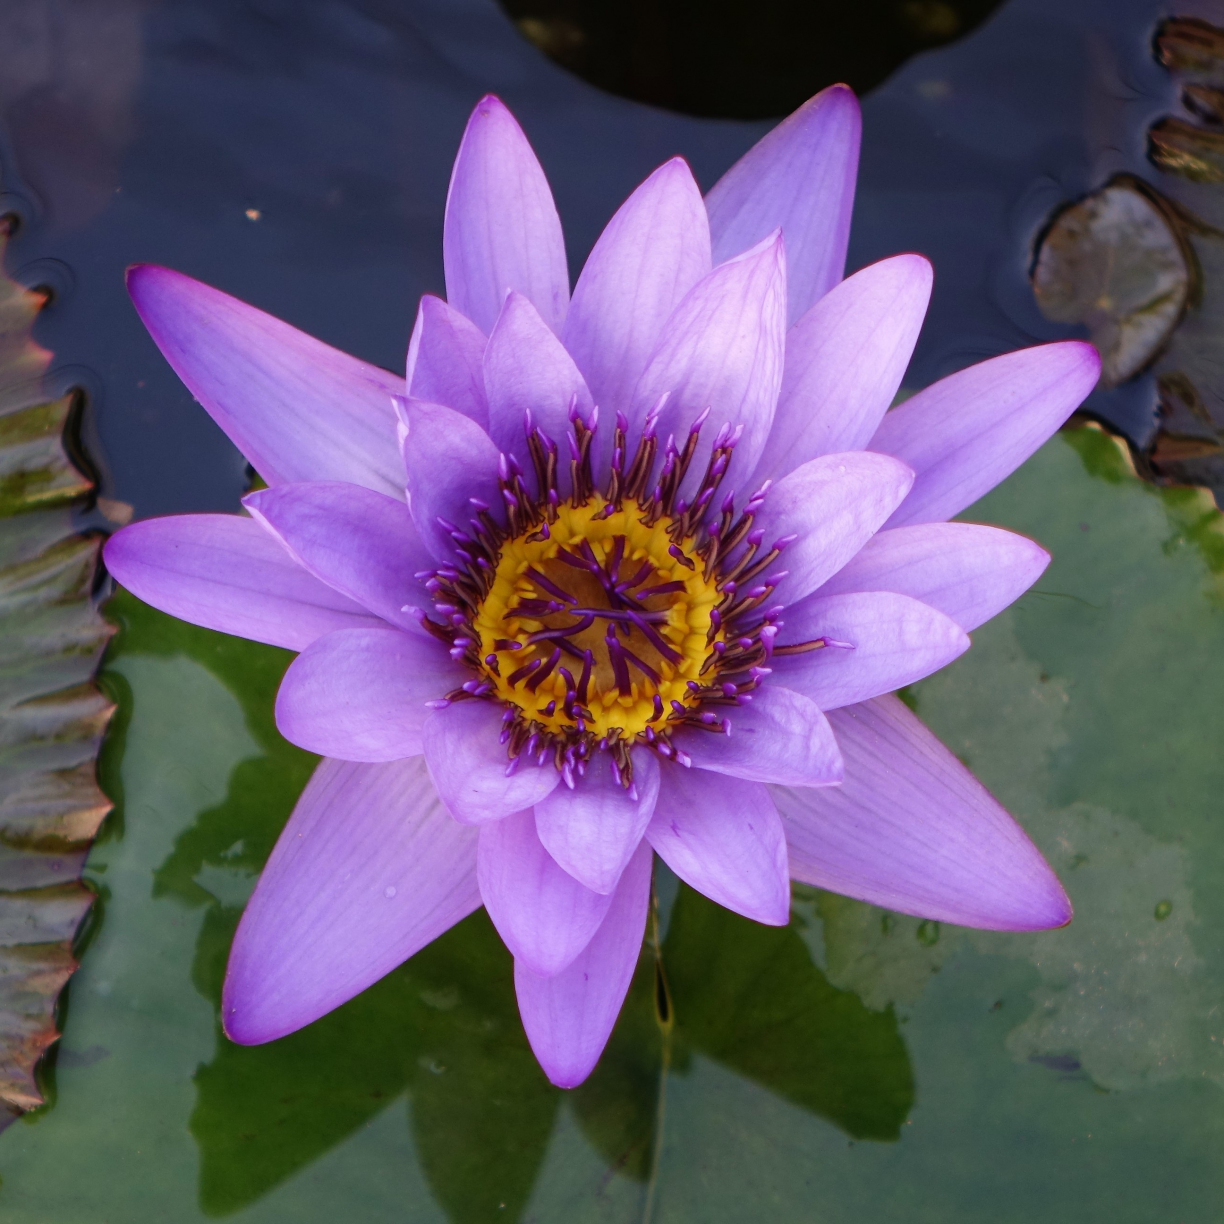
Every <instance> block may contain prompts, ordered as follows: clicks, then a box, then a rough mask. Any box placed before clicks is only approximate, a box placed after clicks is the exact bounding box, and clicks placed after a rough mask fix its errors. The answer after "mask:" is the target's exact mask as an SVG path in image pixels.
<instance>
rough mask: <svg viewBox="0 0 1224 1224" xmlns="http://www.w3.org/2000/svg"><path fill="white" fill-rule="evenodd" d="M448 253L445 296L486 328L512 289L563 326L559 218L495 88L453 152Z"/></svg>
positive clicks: (565, 275) (565, 297)
mask: <svg viewBox="0 0 1224 1224" xmlns="http://www.w3.org/2000/svg"><path fill="white" fill-rule="evenodd" d="M442 259H443V263H444V264H445V267H446V296H447V299H448V300H449V302H450V304H451V305H452V306H453V307H454V308H455V309H456V310H458V311H459V312H460V313H461V314H465V315H467V317H468V318H469V319H471V320H472V322H473V323H475V324H476V326H477V327H479V328H480V330H481V331H483V332H485V333H486V334H487V333H488V332H490V331H491V330H492V328H493V324H494V323H495V322H496V320H497V316H498V313H499V312H500V310H501V305H502V300H503V299H504V298H505V296H506V291H507V290H509V289H517V290H518V291H519V292H520V293H522V294H524V295H525V296H526V297H528V298H529V299H530V300H531V302H532V304H533V305H534V306H535V308H536V309H537V310H538V311H539V312H540V314H541V316H542V317H543V318H544V321H545V322H546V323H547V324H548V325H549V327H551V328H552V329H553V330H554V331H560V330H561V323H562V321H563V320H564V318H565V307H566V304H567V303H568V302H569V272H568V271H567V269H566V264H565V241H564V239H563V238H562V236H561V221H560V220H559V218H558V217H557V209H556V206H555V205H554V204H553V198H552V192H551V191H550V190H549V188H548V180H547V179H546V178H545V177H544V171H543V170H541V169H540V163H539V162H538V161H537V160H536V155H535V154H534V153H533V152H532V151H531V145H529V144H528V143H527V137H526V136H524V135H523V129H522V128H520V127H519V125H518V124H517V123H516V122H515V121H514V116H513V115H511V114H510V112H509V111H508V110H507V109H506V108H505V106H503V105H502V103H501V102H500V101H499V100H498V99H497V98H495V97H493V96H492V95H488V96H486V97H484V98H481V100H480V101H479V102H478V103H477V104H476V109H475V110H474V111H473V112H472V117H471V118H470V119H469V120H468V125H467V130H466V131H465V132H464V133H463V143H462V144H461V145H460V146H459V154H458V156H457V157H456V158H455V168H454V170H453V171H452V172H451V181H450V192H449V194H448V195H447V197H446V225H445V230H444V232H443V235H442Z"/></svg>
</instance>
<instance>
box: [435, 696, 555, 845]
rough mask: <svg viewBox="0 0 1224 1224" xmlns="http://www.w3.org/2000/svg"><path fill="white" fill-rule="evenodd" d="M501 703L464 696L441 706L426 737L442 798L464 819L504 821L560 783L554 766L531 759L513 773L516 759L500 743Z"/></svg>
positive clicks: (457, 818)
mask: <svg viewBox="0 0 1224 1224" xmlns="http://www.w3.org/2000/svg"><path fill="white" fill-rule="evenodd" d="M501 729H502V721H501V714H500V713H499V707H497V706H494V705H492V704H490V703H489V702H487V701H460V702H457V703H456V704H455V705H451V706H448V707H447V708H446V709H442V710H435V711H434V712H433V713H432V714H431V715H430V716H429V718H428V719H426V721H425V729H424V731H423V733H422V738H423V741H424V747H425V760H426V761H427V762H428V764H429V776H430V777H431V778H433V782H434V785H435V786H436V787H437V788H438V794H440V795H441V796H442V802H443V803H445V804H446V806H447V808H448V809H449V810H450V813H451V815H452V816H454V818H455V819H456V820H458V821H460V822H461V823H463V824H483V823H484V822H485V821H486V820H500V819H501V818H502V817H503V816H509V815H510V813H511V812H521V811H523V809H524V808H529V807H534V806H535V804H537V803H539V801H540V800H541V799H543V798H544V797H545V796H546V795H548V794H550V793H551V792H552V790H553V788H554V787H555V786H556V785H557V782H558V781H559V780H560V777H561V775H560V774H559V773H558V772H557V771H556V769H554V768H553V766H552V765H545V766H539V765H532V764H527V763H526V762H525V761H524V762H523V763H521V764H520V765H519V767H518V769H516V770H515V771H514V772H513V773H511V774H509V776H507V772H506V771H507V767H508V766H509V764H510V762H509V761H508V760H507V758H506V750H505V748H504V747H503V746H502V744H501V743H500V742H499V738H498V737H499V736H500V734H501Z"/></svg>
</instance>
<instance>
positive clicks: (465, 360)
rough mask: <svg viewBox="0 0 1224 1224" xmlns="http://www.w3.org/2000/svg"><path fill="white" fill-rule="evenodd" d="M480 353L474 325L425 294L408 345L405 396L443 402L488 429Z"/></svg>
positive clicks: (481, 336) (481, 343)
mask: <svg viewBox="0 0 1224 1224" xmlns="http://www.w3.org/2000/svg"><path fill="white" fill-rule="evenodd" d="M484 350H485V336H484V332H482V331H481V330H480V328H479V327H477V326H476V324H475V323H472V322H471V321H470V320H469V319H467V318H465V317H464V316H463V315H461V314H460V313H459V312H458V311H457V310H455V309H454V308H453V307H451V306H448V305H447V304H446V303H445V302H444V301H443V300H442V299H441V298H436V297H434V296H433V294H431V293H427V294H425V296H424V297H423V298H421V305H420V306H419V308H418V309H417V317H416V325H415V326H414V327H413V329H412V339H411V340H410V341H409V342H408V394H409V395H410V396H412V398H413V399H419V400H426V401H427V402H429V403H434V404H445V405H446V406H447V407H448V408H453V409H454V410H455V411H456V412H462V413H463V415H464V416H466V417H471V419H472V420H473V421H475V422H476V424H477V425H479V426H480V427H481V429H488V427H489V406H488V404H487V403H486V402H485V391H484V372H483V370H482V368H481V362H482V361H483V359H484Z"/></svg>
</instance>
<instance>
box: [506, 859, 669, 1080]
mask: <svg viewBox="0 0 1224 1224" xmlns="http://www.w3.org/2000/svg"><path fill="white" fill-rule="evenodd" d="M650 866H651V854H650V847H649V846H647V845H646V844H645V843H643V844H642V845H640V846H639V847H638V849H637V853H636V854H635V855H634V856H633V859H632V860H631V861H630V863H629V866H628V867H626V868H625V873H624V875H622V876H621V881H620V884H618V885H617V888H616V892H615V893H614V894H613V898H612V905H611V907H610V908H609V910H608V914H607V917H605V918H604V920H603V922H602V923H601V925H600V927H599V930H598V931H596V932H595V935H594V938H592V940H591V942H590V943H589V944H587V946H586V948H585V949H584V950H583V951H582V953H581V954H580V955H579V956H578V958H577V959H576V960H575V961H574V963H573V964H572V965H570V966H569V968H568V969H566V970H564V971H563V972H561V973H558V974H556V975H555V976H554V977H539V976H537V975H536V974H534V973H532V972H531V970H529V969H528V968H527V967H526V966H525V965H523V964H521V963H519V962H518V961H515V964H514V989H515V992H516V993H517V994H518V1004H519V1013H520V1014H521V1015H522V1017H523V1028H524V1029H525V1030H526V1032H527V1040H528V1041H530V1042H531V1048H532V1050H533V1051H534V1052H535V1056H536V1058H538V1059H539V1060H540V1066H541V1067H543V1068H544V1074H545V1075H547V1076H548V1078H549V1079H550V1080H552V1082H553V1083H554V1084H556V1085H557V1087H559V1088H575V1087H577V1086H578V1085H579V1084H581V1083H582V1081H583V1080H584V1079H586V1077H587V1076H588V1075H590V1074H591V1072H592V1071H593V1070H594V1068H595V1064H596V1063H597V1062H598V1061H599V1056H600V1054H602V1053H603V1048H604V1046H605V1045H607V1043H608V1037H609V1036H610V1035H611V1033H612V1028H613V1026H614V1025H615V1024H616V1017H617V1015H618V1014H619V1013H620V1009H621V1004H622V1003H623V1002H624V1001H625V995H626V993H627V992H628V990H629V983H630V981H631V980H632V979H633V971H634V969H635V968H636V967H637V962H638V955H639V953H640V952H641V949H642V936H643V934H644V933H645V931H646V912H647V908H648V905H649V901H650Z"/></svg>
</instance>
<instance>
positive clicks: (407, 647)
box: [276, 629, 471, 761]
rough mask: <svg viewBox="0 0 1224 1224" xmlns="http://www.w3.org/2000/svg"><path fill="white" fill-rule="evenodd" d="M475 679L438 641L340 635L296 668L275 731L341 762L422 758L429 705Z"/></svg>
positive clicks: (314, 648) (283, 690)
mask: <svg viewBox="0 0 1224 1224" xmlns="http://www.w3.org/2000/svg"><path fill="white" fill-rule="evenodd" d="M470 676H471V673H470V672H469V671H468V670H467V668H465V667H463V666H462V665H461V664H459V663H455V662H454V661H453V660H452V659H451V658H450V657H449V656H448V655H447V653H446V650H445V648H444V647H443V646H442V644H441V643H440V642H437V641H435V640H434V639H433V638H421V637H415V636H412V635H410V634H407V633H400V632H399V630H398V629H341V630H340V631H339V632H337V633H329V634H328V635H327V636H326V637H322V638H319V640H318V641H316V642H315V643H314V644H313V645H311V646H310V647H309V648H308V649H306V650H305V651H303V652H302V653H301V654H300V655H298V657H297V658H296V659H294V661H293V662H292V663H291V664H290V665H289V670H288V671H287V672H286V673H285V678H284V680H282V681H281V686H280V691H279V692H278V693H277V694H276V726H277V728H278V730H279V731H280V733H281V734H282V735H283V736H284V737H285V738H286V739H287V740H288V741H289V742H290V743H292V744H297V746H298V747H299V748H305V749H306V751H307V752H317V753H319V754H320V755H321V756H328V757H336V758H338V759H339V760H342V761H398V760H400V759H401V758H403V757H408V756H418V755H419V754H420V753H421V752H422V751H423V748H422V745H421V729H422V727H423V726H424V725H425V719H426V718H427V717H428V715H429V710H428V709H427V708H426V705H425V703H426V702H427V701H434V700H436V699H438V698H440V697H442V696H443V695H444V694H445V693H447V692H449V691H450V690H451V689H455V688H458V687H459V686H460V685H461V684H462V683H463V682H464V681H465V680H467V679H469V678H470Z"/></svg>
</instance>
